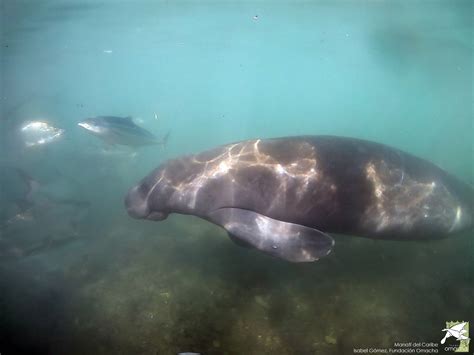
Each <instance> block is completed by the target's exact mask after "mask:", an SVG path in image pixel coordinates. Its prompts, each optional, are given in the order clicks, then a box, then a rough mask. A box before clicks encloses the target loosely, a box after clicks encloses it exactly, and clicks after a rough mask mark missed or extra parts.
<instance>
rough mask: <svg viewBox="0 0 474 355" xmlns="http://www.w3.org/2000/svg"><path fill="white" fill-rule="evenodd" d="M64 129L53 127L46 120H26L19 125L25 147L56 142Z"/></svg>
mask: <svg viewBox="0 0 474 355" xmlns="http://www.w3.org/2000/svg"><path fill="white" fill-rule="evenodd" d="M64 132H65V130H64V129H62V128H58V127H54V126H53V125H51V124H50V123H48V122H46V121H28V122H26V123H24V124H23V125H22V126H21V127H20V134H21V136H22V140H23V142H24V144H25V146H26V147H28V148H31V147H36V146H42V145H46V144H50V143H53V142H56V141H58V140H59V138H61V137H62V136H63V135H64Z"/></svg>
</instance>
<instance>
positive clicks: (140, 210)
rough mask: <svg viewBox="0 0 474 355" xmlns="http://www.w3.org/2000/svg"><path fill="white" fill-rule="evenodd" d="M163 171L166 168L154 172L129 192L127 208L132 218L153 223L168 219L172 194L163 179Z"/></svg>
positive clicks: (126, 197)
mask: <svg viewBox="0 0 474 355" xmlns="http://www.w3.org/2000/svg"><path fill="white" fill-rule="evenodd" d="M163 171H164V167H160V168H158V169H156V170H154V171H153V172H152V173H150V174H149V175H148V176H146V177H145V178H144V179H143V180H142V181H140V182H139V183H138V184H137V185H135V186H133V187H132V188H131V189H130V190H128V193H127V195H126V196H125V207H126V208H127V212H128V214H129V215H130V216H131V217H133V218H137V219H149V220H153V221H162V220H164V219H166V217H168V214H169V210H168V207H167V206H168V200H169V195H170V193H171V192H170V189H169V188H168V186H167V185H168V184H167V181H166V180H165V179H164V178H163Z"/></svg>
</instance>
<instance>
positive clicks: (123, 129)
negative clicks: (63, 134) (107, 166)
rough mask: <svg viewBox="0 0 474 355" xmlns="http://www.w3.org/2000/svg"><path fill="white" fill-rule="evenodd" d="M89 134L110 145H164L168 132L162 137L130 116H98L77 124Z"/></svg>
mask: <svg viewBox="0 0 474 355" xmlns="http://www.w3.org/2000/svg"><path fill="white" fill-rule="evenodd" d="M77 125H78V126H79V127H82V128H84V129H85V130H86V131H87V132H89V133H90V134H92V135H94V136H96V137H98V138H100V139H102V140H103V141H104V142H106V143H108V144H111V145H115V144H117V145H126V146H133V147H139V146H147V145H161V146H165V145H166V142H167V140H168V136H169V133H168V134H167V135H165V136H164V137H163V139H159V138H157V137H156V136H155V135H154V134H153V133H151V132H149V131H148V130H146V129H144V128H142V127H140V126H138V125H137V124H136V123H135V122H133V119H132V118H131V117H116V116H98V117H94V118H87V119H85V120H83V121H81V122H79V123H78V124H77Z"/></svg>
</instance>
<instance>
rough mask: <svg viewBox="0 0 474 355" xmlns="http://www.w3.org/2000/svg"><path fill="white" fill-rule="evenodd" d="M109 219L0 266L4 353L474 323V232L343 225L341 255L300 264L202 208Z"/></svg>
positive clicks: (318, 348) (337, 350) (255, 350)
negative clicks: (271, 252) (404, 231)
mask: <svg viewBox="0 0 474 355" xmlns="http://www.w3.org/2000/svg"><path fill="white" fill-rule="evenodd" d="M110 225H113V226H114V227H113V228H112V229H110V230H106V231H105V232H104V231H103V230H100V231H98V232H97V233H98V234H99V235H93V236H89V237H88V238H86V239H84V240H79V241H75V242H74V243H72V244H68V245H66V246H63V247H61V248H56V249H54V250H50V251H45V252H42V253H40V254H37V255H33V256H29V257H26V258H21V259H17V260H10V261H8V262H3V263H2V264H1V265H0V286H1V289H2V292H1V295H0V353H1V354H2V355H4V354H9V353H29V354H31V353H49V354H177V353H179V352H186V351H189V352H191V351H192V352H199V353H202V354H282V355H283V354H327V355H331V354H352V353H353V349H354V348H389V347H393V345H394V342H415V341H419V342H436V343H438V342H439V341H440V340H441V338H442V337H443V332H441V329H443V327H444V326H445V322H446V321H451V320H469V319H470V320H471V321H474V319H473V316H474V287H473V285H474V283H473V275H474V272H473V271H474V258H473V255H474V252H473V250H474V249H473V243H472V235H471V234H469V233H468V234H467V235H463V236H457V237H454V238H453V239H450V240H441V241H433V242H422V243H419V242H415V243H413V242H411V243H402V242H389V241H373V240H367V239H362V238H351V237H343V236H336V237H335V238H336V246H335V249H334V251H333V253H332V254H331V255H330V256H328V257H326V258H324V259H322V260H320V261H318V262H315V263H311V264H290V263H287V262H284V261H280V260H277V259H274V258H271V257H268V256H265V255H263V254H261V253H258V252H255V251H252V250H248V249H245V248H242V247H238V246H236V245H235V244H234V243H232V242H231V241H230V240H229V239H228V238H227V237H226V234H225V232H224V231H223V230H221V229H219V228H218V227H215V226H213V225H211V224H209V223H206V222H203V221H200V220H198V219H196V218H194V217H187V216H172V217H170V218H169V219H168V220H167V221H166V222H162V223H159V224H158V223H151V222H140V221H131V220H118V221H114V223H111V224H110ZM99 232H100V233H99ZM91 234H94V233H93V232H91ZM440 352H441V351H440Z"/></svg>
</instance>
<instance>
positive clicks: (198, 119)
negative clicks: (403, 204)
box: [0, 0, 474, 355]
mask: <svg viewBox="0 0 474 355" xmlns="http://www.w3.org/2000/svg"><path fill="white" fill-rule="evenodd" d="M472 13H473V4H472V2H471V1H390V2H389V1H367V2H365V1H357V2H356V1H353V2H351V1H314V2H283V1H275V2H273V1H257V2H252V1H242V2H233V1H229V2H224V1H223V2H217V1H215V2H206V1H203V2H197V1H176V2H171V1H154V2H152V1H100V2H99V1H13V0H4V1H2V2H1V18H0V19H1V34H2V37H1V53H0V54H1V84H2V85H1V97H2V101H1V110H2V111H1V112H2V116H1V118H2V120H1V126H0V129H1V134H2V136H1V138H2V140H1V142H2V151H1V155H0V164H1V167H2V168H3V172H2V174H3V180H2V186H1V187H2V191H1V192H2V194H3V195H4V196H11V195H12V196H17V195H18V194H21V192H18V193H17V192H15V193H12V191H17V190H18V191H21V189H22V188H23V187H22V186H20V185H21V181H19V180H18V178H17V177H16V175H15V173H12V171H14V169H15V168H21V169H22V170H23V171H26V172H27V173H28V174H29V175H30V176H31V177H33V178H34V179H35V181H37V182H38V185H39V186H40V187H39V189H40V193H39V194H40V196H41V201H42V204H39V206H40V207H37V208H36V209H35V210H33V211H32V212H31V216H30V215H29V216H23V217H24V218H23V219H21V220H19V219H13V220H12V219H11V217H12V216H14V213H13V212H11V211H12V210H14V207H12V204H13V198H5V199H3V201H2V202H3V203H4V204H5V205H4V206H2V207H3V210H2V216H1V217H2V218H3V221H2V224H1V226H2V227H1V229H0V231H1V233H2V235H1V239H0V242H1V244H0V249H1V250H0V255H1V256H2V259H1V260H0V276H1V278H0V286H1V288H0V289H1V290H2V291H1V293H0V353H1V354H2V355H3V354H9V353H25V354H26V353H28V354H31V353H48V354H58V353H62V354H85V353H91V354H94V353H97V354H111V353H114V354H138V353H141V354H175V353H178V352H185V351H194V352H200V353H203V354H352V353H353V351H354V350H353V349H354V348H376V347H381V348H388V347H393V344H394V342H415V341H419V342H437V343H439V341H440V340H441V338H442V336H443V333H442V332H441V329H443V328H445V322H446V321H454V320H466V321H469V320H471V321H474V313H473V309H474V303H473V299H474V288H473V271H474V260H473V252H472V250H473V245H472V232H467V233H464V234H462V235H459V236H455V237H453V238H449V239H446V240H440V241H433V242H426V243H400V242H387V241H374V240H366V239H360V238H350V237H347V236H346V237H344V236H336V237H335V239H336V248H335V251H334V253H332V254H331V256H330V257H328V258H325V259H324V260H321V261H319V262H316V263H311V264H299V265H295V264H289V263H286V262H284V261H280V260H277V259H273V258H270V257H268V256H265V255H263V254H261V253H258V252H254V251H249V250H246V249H242V248H238V247H237V246H235V245H234V244H233V243H232V242H231V241H230V240H229V239H228V237H227V235H226V233H225V232H224V231H223V230H221V229H220V228H218V227H216V226H214V225H211V224H209V223H206V222H204V221H201V220H199V219H197V218H195V217H189V216H170V218H168V219H167V220H166V221H164V222H161V223H152V222H147V221H136V220H132V219H130V218H129V217H128V215H127V213H126V211H125V209H124V207H123V197H124V194H125V193H126V191H127V189H128V188H129V187H130V186H132V185H133V184H135V183H136V182H137V181H138V180H139V179H141V178H142V177H143V176H144V175H146V174H147V173H148V172H149V171H150V170H152V169H153V168H155V167H156V166H157V165H159V164H160V163H161V162H164V161H165V160H166V159H169V158H173V157H177V156H180V155H182V154H188V153H196V152H199V151H201V150H204V149H207V148H211V147H214V146H216V145H219V144H225V143H228V142H232V141H237V140H243V139H250V138H268V137H277V136H292V135H303V134H304V135H306V134H315V135H316V134H333V135H340V136H352V137H357V138H364V139H369V140H373V141H377V142H381V143H385V144H388V145H391V146H394V147H397V148H399V149H402V150H404V151H407V152H410V153H412V154H415V155H417V156H420V157H422V158H425V159H427V160H430V161H432V162H433V163H435V164H437V165H439V166H441V167H442V168H443V169H445V170H447V171H449V172H450V173H452V174H453V175H455V176H457V177H458V178H459V179H461V180H463V181H465V182H467V183H470V184H472V183H473V182H474V169H473V154H474V149H473V145H472V142H473V141H474V131H473V106H472V102H473V101H472V99H473V64H472V63H473V62H474V59H473V52H472V50H473V40H472V38H473V36H472V35H473V34H472V31H473V19H472ZM98 115H116V116H133V117H134V119H135V121H136V122H138V123H139V124H140V125H141V126H142V127H145V128H146V129H148V130H149V131H151V132H153V133H154V134H156V135H157V136H158V137H162V136H164V135H165V134H166V133H167V132H170V138H169V141H168V144H167V145H166V147H165V148H163V149H162V148H160V147H156V146H155V147H142V148H136V149H134V148H128V147H117V146H115V147H108V146H106V145H105V144H103V143H102V142H101V141H100V140H99V139H98V138H97V137H94V136H92V135H89V134H87V132H85V131H84V130H82V129H81V128H79V127H77V123H78V122H79V121H81V120H82V119H84V118H86V117H93V116H98ZM29 120H47V121H48V122H50V123H51V124H52V125H54V126H56V127H60V128H62V129H65V134H64V136H63V137H62V138H61V139H60V140H58V141H56V142H54V143H51V144H48V145H45V146H40V147H32V148H27V147H25V145H24V144H23V142H22V140H21V137H20V135H19V128H20V127H21V125H22V124H23V123H24V122H25V121H29ZM12 169H13V170H12ZM51 196H55V199H51ZM58 199H62V200H64V199H69V200H74V201H83V202H87V207H84V204H83V205H82V206H81V205H80V204H77V203H76V204H57V203H53V202H54V201H56V202H57V200H58ZM45 201H46V202H45ZM51 201H53V202H51ZM7 221H10V222H11V223H10V222H8V223H7ZM471 337H472V331H471ZM471 347H472V345H471ZM439 350H440V352H442V349H441V346H440V347H439Z"/></svg>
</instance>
